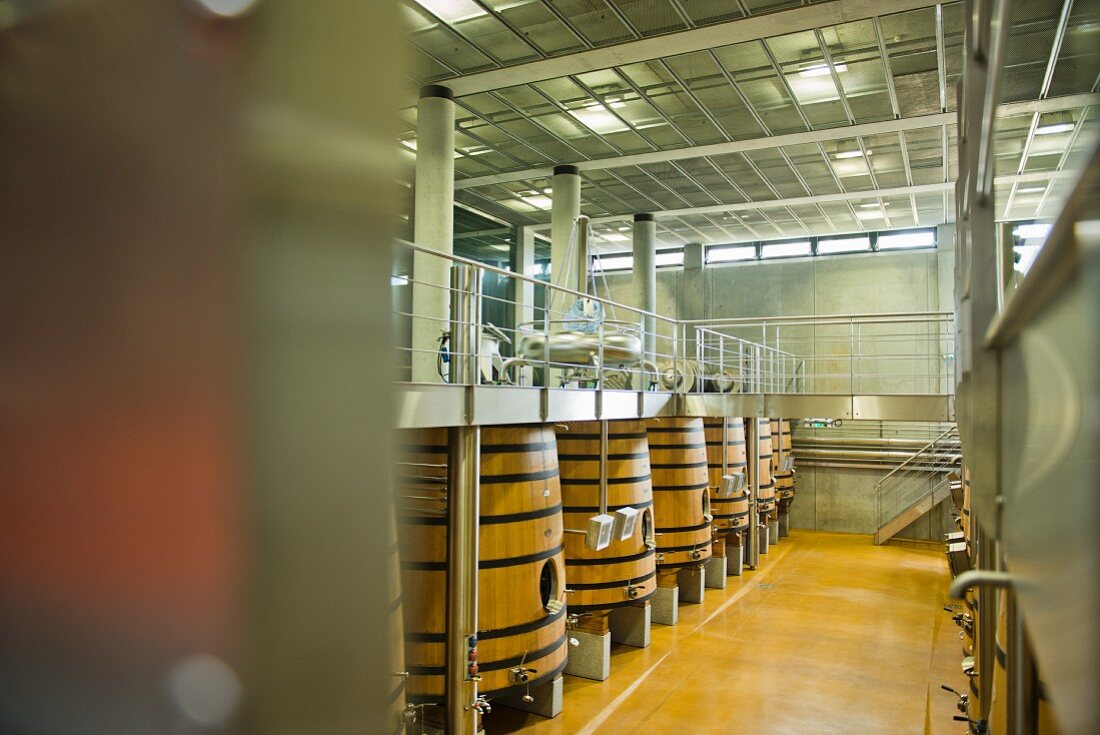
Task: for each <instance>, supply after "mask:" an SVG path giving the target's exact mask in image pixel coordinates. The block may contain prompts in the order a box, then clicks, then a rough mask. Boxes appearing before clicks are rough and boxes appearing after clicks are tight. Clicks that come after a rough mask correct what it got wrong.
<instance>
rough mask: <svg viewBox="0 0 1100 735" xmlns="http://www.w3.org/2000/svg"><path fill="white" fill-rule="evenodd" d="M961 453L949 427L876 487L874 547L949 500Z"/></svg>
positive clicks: (954, 432)
mask: <svg viewBox="0 0 1100 735" xmlns="http://www.w3.org/2000/svg"><path fill="white" fill-rule="evenodd" d="M961 459H962V450H961V448H960V446H959V429H958V426H952V427H951V428H950V429H948V430H947V431H945V432H943V433H942V434H940V435H939V436H937V437H936V438H935V439H933V440H932V441H930V442H928V443H927V444H925V445H924V446H923V447H921V448H920V449H919V450H917V451H916V452H914V453H913V454H912V455H911V456H910V457H909V458H907V459H906V460H905V461H904V462H902V463H901V464H900V465H898V467H896V468H895V469H894V470H892V471H891V472H890V473H889V474H887V475H886V476H885V477H883V478H882V479H881V480H879V481H878V482H876V483H875V513H876V521H877V522H876V528H877V529H878V530H876V531H875V544H876V545H879V544H884V543H886V542H887V541H889V540H890V539H891V538H893V537H894V535H896V534H897V533H898V532H900V531H901V530H902V529H904V528H905V527H906V526H908V525H909V524H910V523H912V522H913V521H915V520H917V519H918V518H920V517H921V516H922V515H924V514H925V513H927V512H928V511H930V510H932V509H933V508H935V507H936V506H937V505H939V504H940V503H942V502H943V501H944V500H945V499H946V498H948V497H950V496H951V489H952V487H953V486H957V484H958V482H959V481H958V479H957V475H956V476H954V477H953V476H952V473H956V472H957V471H958V470H959V467H960V461H961Z"/></svg>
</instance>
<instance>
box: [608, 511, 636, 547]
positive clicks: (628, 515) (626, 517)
mask: <svg viewBox="0 0 1100 735" xmlns="http://www.w3.org/2000/svg"><path fill="white" fill-rule="evenodd" d="M639 515H641V513H640V512H639V511H638V509H637V508H620V509H619V510H617V511H615V528H614V530H613V532H612V534H611V536H612V538H614V539H615V540H616V541H626V540H627V539H628V538H630V537H631V536H633V535H634V529H636V528H637V527H638V516H639Z"/></svg>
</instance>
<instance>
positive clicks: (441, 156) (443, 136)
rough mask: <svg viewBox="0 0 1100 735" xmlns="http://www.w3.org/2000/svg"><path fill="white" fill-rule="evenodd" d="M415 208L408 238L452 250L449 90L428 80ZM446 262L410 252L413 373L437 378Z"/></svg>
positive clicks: (445, 314)
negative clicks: (437, 353)
mask: <svg viewBox="0 0 1100 735" xmlns="http://www.w3.org/2000/svg"><path fill="white" fill-rule="evenodd" d="M416 128H417V129H416V189H415V196H416V200H415V201H416V205H415V206H416V208H415V212H414V218H415V219H414V220H413V239H414V240H415V241H416V244H417V245H420V246H422V247H426V248H431V249H432V250H438V251H439V252H441V253H446V254H447V255H450V254H451V253H452V252H453V250H454V199H455V190H454V180H455V160H454V148H455V146H454V139H455V103H454V93H453V92H452V91H451V90H450V89H449V88H448V87H443V86H440V85H436V84H431V85H428V86H425V87H422V88H421V89H420V102H419V104H418V105H417V108H416ZM449 271H450V262H449V261H448V260H446V259H445V258H440V257H437V256H434V255H429V254H427V253H415V254H414V255H413V267H412V273H413V279H414V282H413V291H412V313H413V314H414V315H415V316H414V317H413V320H412V346H413V357H412V379H413V380H414V381H416V382H423V383H438V382H441V381H442V380H443V379H442V378H441V377H440V375H439V372H438V370H437V364H436V350H437V348H438V347H439V337H440V334H441V333H442V332H443V331H444V330H446V329H447V328H448V324H447V320H448V319H449V301H450V295H449V294H448V292H447V287H448V284H449V283H450V276H449Z"/></svg>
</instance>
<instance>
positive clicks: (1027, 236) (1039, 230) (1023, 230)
mask: <svg viewBox="0 0 1100 735" xmlns="http://www.w3.org/2000/svg"><path fill="white" fill-rule="evenodd" d="M1049 232H1050V225H1049V224H1047V223H1045V222H1035V223H1033V224H1030V225H1018V226H1017V227H1016V228H1015V229H1013V230H1012V234H1013V235H1015V236H1016V237H1018V238H1020V239H1021V240H1031V239H1032V238H1037V237H1046V236H1047V233H1049Z"/></svg>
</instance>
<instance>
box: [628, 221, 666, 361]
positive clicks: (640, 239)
mask: <svg viewBox="0 0 1100 735" xmlns="http://www.w3.org/2000/svg"><path fill="white" fill-rule="evenodd" d="M633 292H634V294H633V295H634V299H633V300H634V306H636V307H637V308H639V309H642V310H644V311H649V312H655V311H657V221H656V219H655V218H654V217H653V215H652V214H650V213H648V212H646V213H641V214H636V215H634V279H633ZM643 322H644V324H645V333H646V336H645V352H646V355H647V356H648V358H649V359H650V360H652V359H653V353H654V351H655V350H656V349H657V347H658V345H657V341H656V339H655V338H654V336H653V331H654V329H655V328H656V323H655V322H654V320H653V317H646V318H645V319H644V320H643ZM665 347H667V349H665ZM661 351H662V352H668V353H671V352H672V345H666V346H662V350H661Z"/></svg>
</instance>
